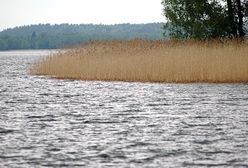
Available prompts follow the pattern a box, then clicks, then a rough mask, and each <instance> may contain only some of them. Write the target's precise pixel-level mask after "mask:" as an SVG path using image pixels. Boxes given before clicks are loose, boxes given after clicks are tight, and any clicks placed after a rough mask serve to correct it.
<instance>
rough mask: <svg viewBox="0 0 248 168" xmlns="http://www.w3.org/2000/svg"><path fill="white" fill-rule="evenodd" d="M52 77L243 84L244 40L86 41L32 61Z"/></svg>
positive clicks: (247, 68)
mask: <svg viewBox="0 0 248 168" xmlns="http://www.w3.org/2000/svg"><path fill="white" fill-rule="evenodd" d="M31 73H32V74H35V75H49V76H51V77H54V78H58V79H77V80H103V81H139V82H165V83H194V82H204V83H205V82H206V83H246V82H248V44H247V42H242V43H239V42H235V41H225V42H223V41H222V42H218V41H211V42H199V41H150V40H131V41H102V42H90V43H88V44H86V45H82V46H78V47H76V48H74V49H70V50H68V51H66V52H63V53H57V54H55V55H51V56H49V57H47V58H46V59H44V60H42V61H40V62H39V63H37V64H35V65H34V66H33V67H32V69H31Z"/></svg>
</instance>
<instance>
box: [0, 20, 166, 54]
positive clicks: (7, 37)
mask: <svg viewBox="0 0 248 168" xmlns="http://www.w3.org/2000/svg"><path fill="white" fill-rule="evenodd" d="M163 25H164V24H163V23H150V24H116V25H93V24H59V25H57V24H56V25H50V24H39V25H29V26H21V27H15V28H12V29H6V30H4V31H2V32H0V50H14V49H55V48H61V47H67V46H71V45H75V44H79V43H83V42H88V41H91V40H114V39H116V40H123V39H124V40H129V39H135V38H143V39H154V40H155V39H163V38H164V37H163ZM167 34H168V33H167Z"/></svg>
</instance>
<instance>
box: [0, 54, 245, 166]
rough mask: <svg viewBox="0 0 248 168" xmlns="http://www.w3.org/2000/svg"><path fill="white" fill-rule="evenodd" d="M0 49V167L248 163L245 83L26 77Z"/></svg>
mask: <svg viewBox="0 0 248 168" xmlns="http://www.w3.org/2000/svg"><path fill="white" fill-rule="evenodd" d="M49 53H50V52H49V51H10V52H0V167H18V168H19V167H120V168H121V167H123V168H124V167H142V168H143V167H149V168H150V167H189V168H191V167H248V94H247V93H248V85H246V84H218V85H216V84H149V83H127V82H126V83H123V82H101V81H98V82H94V81H87V82H86V81H71V80H56V79H50V78H49V77H44V76H31V75H29V73H28V70H29V68H30V66H31V65H32V64H33V63H34V62H37V61H38V60H40V59H43V58H45V56H46V55H48V54H49Z"/></svg>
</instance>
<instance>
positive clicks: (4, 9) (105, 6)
mask: <svg viewBox="0 0 248 168" xmlns="http://www.w3.org/2000/svg"><path fill="white" fill-rule="evenodd" d="M164 21H165V18H164V16H163V6H162V5H161V0H0V30H3V29H6V28H12V27H15V26H23V25H30V24H39V23H50V24H60V23H71V24H81V23H85V24H88V23H93V24H118V23H151V22H164Z"/></svg>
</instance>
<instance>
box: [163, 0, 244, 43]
mask: <svg viewBox="0 0 248 168" xmlns="http://www.w3.org/2000/svg"><path fill="white" fill-rule="evenodd" d="M162 4H163V6H164V14H165V16H166V18H167V20H168V23H169V24H170V26H171V27H170V28H171V31H170V35H171V36H172V37H173V38H184V39H187V38H194V39H210V38H240V39H243V38H244V37H245V34H246V31H247V30H246V27H245V25H246V22H247V21H248V1H247V0H197V1H193V0H162ZM166 28H167V27H166Z"/></svg>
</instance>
